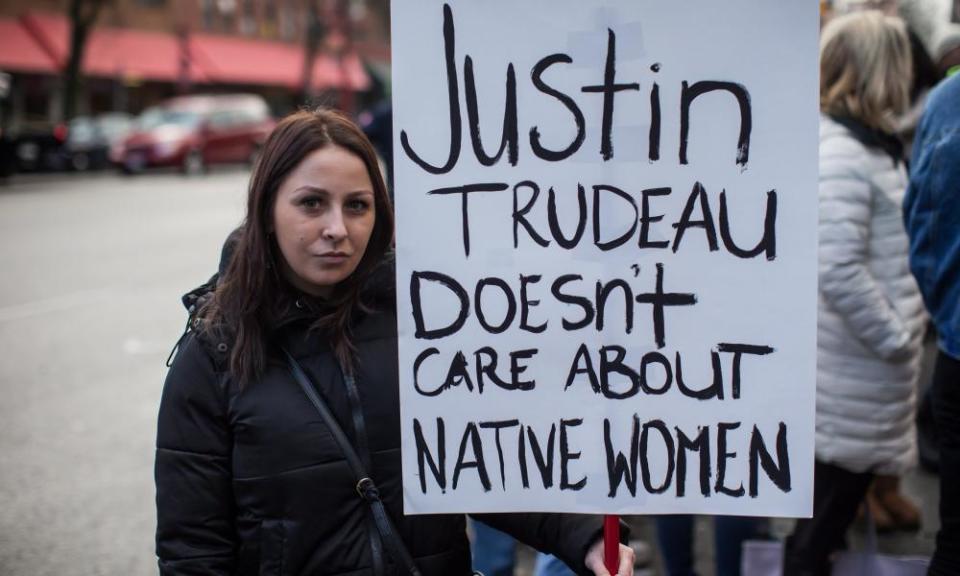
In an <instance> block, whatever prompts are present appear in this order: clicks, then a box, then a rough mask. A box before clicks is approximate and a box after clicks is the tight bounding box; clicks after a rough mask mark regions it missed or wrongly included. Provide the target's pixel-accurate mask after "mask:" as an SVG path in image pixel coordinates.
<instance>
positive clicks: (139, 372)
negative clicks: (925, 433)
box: [0, 168, 938, 576]
mask: <svg viewBox="0 0 960 576" xmlns="http://www.w3.org/2000/svg"><path fill="white" fill-rule="evenodd" d="M247 177H248V174H247V172H246V171H245V170H242V169H236V168H234V169H221V170H218V171H214V172H213V173H212V174H208V175H204V176H197V177H185V176H181V175H180V174H175V173H158V174H148V175H144V176H140V177H134V178H130V177H123V176H119V175H115V174H112V173H104V174H97V175H82V176H74V175H69V174H61V175H52V176H46V175H38V176H31V177H22V178H18V179H15V180H14V181H12V182H11V183H9V184H8V185H6V186H0V240H2V241H0V270H2V271H3V278H4V280H3V282H2V283H0V574H2V575H4V576H47V575H50V576H54V575H56V576H63V575H82V576H87V575H110V576H141V575H143V576H145V575H149V574H156V559H155V556H154V550H153V535H154V517H155V512H154V487H153V458H154V435H155V430H156V413H157V406H158V402H159V398H160V392H161V389H162V384H163V379H164V375H165V373H166V367H165V365H164V363H165V360H166V359H167V355H168V354H169V352H170V349H171V347H172V346H173V344H174V343H175V342H176V340H177V338H178V337H179V336H180V334H181V332H182V330H183V326H184V322H185V320H186V312H185V310H184V309H183V307H182V305H181V304H180V296H181V294H183V293H184V292H186V291H188V290H190V289H191V288H193V287H195V286H197V285H198V284H200V283H202V282H203V281H205V280H206V279H207V278H208V277H209V276H210V275H211V274H212V273H213V272H214V271H215V270H216V267H217V262H218V258H219V253H220V246H221V243H222V241H223V239H224V238H225V237H226V235H227V234H228V233H229V231H230V230H231V229H233V228H234V227H235V226H236V225H238V224H239V223H240V221H241V218H242V216H243V211H244V200H245V195H246V185H247ZM904 490H905V492H906V493H907V494H909V495H910V496H911V497H912V498H914V499H915V500H917V501H919V502H921V503H922V508H923V512H924V526H923V528H922V529H921V530H920V531H919V532H918V533H916V534H898V535H895V536H885V537H883V538H881V547H882V549H884V550H886V551H891V552H895V553H899V554H930V552H931V551H932V549H933V539H934V535H935V531H936V528H937V524H938V523H937V517H936V505H937V504H936V502H937V498H936V496H937V493H936V490H937V479H936V477H935V476H931V475H929V474H927V473H925V472H919V471H918V472H915V473H912V474H911V475H910V476H909V477H908V478H907V480H906V482H905V489H904ZM633 524H634V526H635V528H637V530H636V533H637V534H638V535H639V536H640V537H642V538H645V539H647V540H648V541H650V542H651V543H652V542H653V540H652V538H653V532H652V530H651V529H650V525H651V523H650V521H649V520H648V519H644V520H637V521H634V522H633ZM710 524H712V523H710V522H708V521H704V520H701V521H699V522H698V524H697V526H698V528H697V534H698V535H697V538H698V547H697V556H698V563H697V566H698V568H699V569H700V570H701V574H704V575H706V576H709V575H710V574H712V566H711V565H710V562H709V559H710V557H711V555H712V542H711V539H710V538H709V530H710V527H709V526H710ZM789 528H790V521H786V520H778V521H775V522H774V525H773V533H774V535H776V536H783V535H785V533H787V532H788V531H789ZM855 534H858V535H857V536H856V537H855V538H854V542H862V535H861V534H862V533H860V532H856V531H855ZM522 563H523V566H522V568H521V569H520V571H519V572H518V573H520V574H524V575H529V566H530V564H531V557H530V554H529V553H528V552H526V551H525V552H523V553H522ZM658 565H659V564H658V561H656V560H654V562H653V564H652V566H654V567H656V566H658ZM647 573H649V572H644V574H647Z"/></svg>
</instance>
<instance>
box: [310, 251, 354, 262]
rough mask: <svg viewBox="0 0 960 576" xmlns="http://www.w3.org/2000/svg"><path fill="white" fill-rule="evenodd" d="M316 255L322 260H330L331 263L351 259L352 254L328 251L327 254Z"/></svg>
mask: <svg viewBox="0 0 960 576" xmlns="http://www.w3.org/2000/svg"><path fill="white" fill-rule="evenodd" d="M316 257H317V258H319V259H320V261H322V262H328V263H331V264H336V263H340V262H346V261H347V260H349V259H350V255H349V254H345V253H343V252H327V253H326V254H318V255H317V256H316Z"/></svg>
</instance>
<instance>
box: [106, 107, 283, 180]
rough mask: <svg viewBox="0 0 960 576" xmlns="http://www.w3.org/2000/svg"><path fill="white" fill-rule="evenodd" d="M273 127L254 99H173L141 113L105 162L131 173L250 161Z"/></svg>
mask: <svg viewBox="0 0 960 576" xmlns="http://www.w3.org/2000/svg"><path fill="white" fill-rule="evenodd" d="M274 124H275V122H274V120H273V118H272V116H271V115H270V110H269V108H268V107H267V103H266V102H265V101H264V100H263V98H260V97H259V96H254V95H243V94H240V95H223V96H184V97H180V98H174V99H172V100H168V101H167V102H165V103H164V104H162V105H160V106H157V107H155V108H150V109H148V110H146V111H145V112H144V113H143V114H142V115H141V116H140V117H139V118H138V119H137V121H136V124H135V126H134V129H133V131H132V132H131V133H130V134H129V135H128V136H127V137H126V138H125V139H124V140H123V141H122V142H121V143H119V144H118V145H117V146H115V147H114V148H113V150H112V151H111V155H110V159H111V161H112V162H114V163H115V164H117V165H119V166H120V167H121V168H122V169H123V170H124V171H125V172H127V173H131V174H133V173H137V172H140V171H142V170H144V169H145V168H148V167H152V166H176V167H179V168H180V169H181V170H182V171H183V172H184V173H187V174H193V173H198V172H202V171H203V170H205V169H206V168H207V167H208V166H211V165H214V164H225V163H232V162H251V163H252V162H253V161H254V160H256V158H257V156H258V155H259V153H260V148H261V147H262V146H263V142H264V141H265V140H266V138H267V136H268V135H269V134H270V131H271V130H273V127H274Z"/></svg>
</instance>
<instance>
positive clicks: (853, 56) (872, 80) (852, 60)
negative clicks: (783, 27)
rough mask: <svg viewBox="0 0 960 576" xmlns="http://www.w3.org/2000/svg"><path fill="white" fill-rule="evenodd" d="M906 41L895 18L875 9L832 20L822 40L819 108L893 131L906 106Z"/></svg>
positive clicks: (908, 69)
mask: <svg viewBox="0 0 960 576" xmlns="http://www.w3.org/2000/svg"><path fill="white" fill-rule="evenodd" d="M912 76H913V73H912V67H911V60H910V40H909V38H908V37H907V29H906V25H905V24H904V23H903V21H902V20H900V19H899V18H895V17H891V16H885V15H884V14H882V13H881V12H878V11H865V12H854V13H851V14H844V15H842V16H837V17H836V18H834V19H832V20H831V21H830V22H829V23H828V24H827V25H826V26H825V27H824V29H823V33H822V35H821V38H820V110H821V111H823V112H824V113H825V114H830V115H834V116H844V117H847V118H852V119H855V120H859V121H860V122H863V123H864V124H866V125H867V126H870V127H871V128H877V129H880V130H883V131H885V132H893V131H894V130H895V125H896V116H897V115H899V114H901V113H902V112H903V111H905V110H906V109H907V107H908V106H909V104H910V87H911V84H912V82H913V78H912Z"/></svg>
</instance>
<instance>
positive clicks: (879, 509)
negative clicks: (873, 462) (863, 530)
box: [858, 486, 896, 534]
mask: <svg viewBox="0 0 960 576" xmlns="http://www.w3.org/2000/svg"><path fill="white" fill-rule="evenodd" d="M867 507H869V509H870V515H871V516H872V517H873V525H874V527H875V528H876V530H877V534H887V533H889V532H893V531H894V530H896V523H895V522H894V520H893V518H892V517H891V516H890V513H889V512H887V509H886V507H884V506H883V505H881V504H880V500H879V499H878V498H877V495H876V494H875V493H874V489H873V486H871V487H870V490H868V491H867V495H866V497H865V498H864V499H863V504H861V505H860V512H859V514H858V517H859V519H860V520H862V521H864V522H866V514H865V512H866V508H867Z"/></svg>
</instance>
